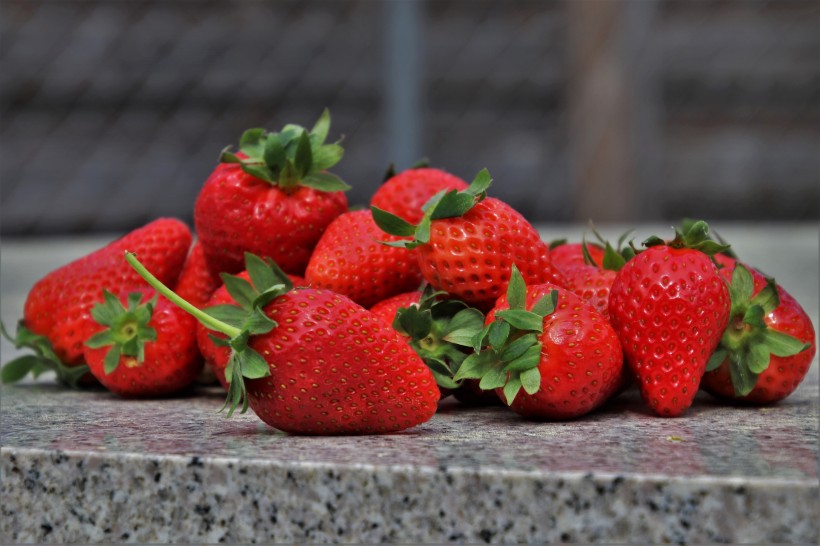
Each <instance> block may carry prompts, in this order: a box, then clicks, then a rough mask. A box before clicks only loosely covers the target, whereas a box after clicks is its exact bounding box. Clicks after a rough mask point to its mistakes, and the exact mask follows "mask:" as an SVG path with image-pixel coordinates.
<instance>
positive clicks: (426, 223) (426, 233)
mask: <svg viewBox="0 0 820 546" xmlns="http://www.w3.org/2000/svg"><path fill="white" fill-rule="evenodd" d="M430 224H431V220H430V216H428V215H427V214H425V215H424V216H423V217H422V219H421V222H419V225H418V226H417V227H416V238H415V244H414V245H413V247H415V246H418V245H419V244H426V243H429V242H430ZM408 248H411V247H410V245H408Z"/></svg>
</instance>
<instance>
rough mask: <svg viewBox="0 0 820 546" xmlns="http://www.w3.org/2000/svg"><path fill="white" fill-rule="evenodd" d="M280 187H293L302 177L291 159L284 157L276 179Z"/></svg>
mask: <svg viewBox="0 0 820 546" xmlns="http://www.w3.org/2000/svg"><path fill="white" fill-rule="evenodd" d="M277 182H278V183H279V187H280V188H285V189H287V188H295V187H296V186H298V185H299V184H300V183H301V182H302V177H301V175H300V174H299V169H298V168H296V166H295V165H294V164H293V161H291V160H290V159H286V160H285V162H284V163H283V164H282V170H281V171H280V172H279V179H278V181H277Z"/></svg>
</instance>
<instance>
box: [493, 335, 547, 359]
mask: <svg viewBox="0 0 820 546" xmlns="http://www.w3.org/2000/svg"><path fill="white" fill-rule="evenodd" d="M536 343H538V336H536V335H535V334H524V335H523V336H521V337H519V338H518V339H516V340H515V341H513V342H512V343H510V344H508V345H507V346H506V347H504V349H503V351H501V361H502V362H512V361H513V360H515V359H517V358H518V357H520V356H522V355H523V354H524V353H526V352H527V349H529V348H530V347H532V346H533V345H535V344H536Z"/></svg>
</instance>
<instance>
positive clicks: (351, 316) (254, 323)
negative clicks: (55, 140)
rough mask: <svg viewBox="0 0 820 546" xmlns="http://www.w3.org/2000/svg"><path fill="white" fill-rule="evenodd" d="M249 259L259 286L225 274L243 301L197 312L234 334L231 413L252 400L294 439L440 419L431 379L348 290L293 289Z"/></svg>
mask: <svg viewBox="0 0 820 546" xmlns="http://www.w3.org/2000/svg"><path fill="white" fill-rule="evenodd" d="M128 260H129V263H131V264H132V265H133V266H134V267H136V268H138V269H139V270H140V271H142V272H143V274H145V275H146V277H147V276H148V274H147V272H146V271H145V270H144V268H142V267H141V266H140V265H139V263H138V262H137V261H136V260H135V259H134V257H133V256H128ZM246 262H247V270H248V274H249V277H250V279H251V281H252V282H250V283H249V282H248V281H245V280H242V279H239V278H236V277H230V276H227V275H226V276H225V283H226V285H227V289H228V291H229V292H230V293H231V295H232V296H233V297H234V298H235V300H236V302H237V304H238V305H221V306H218V307H210V308H208V312H207V313H204V312H202V311H199V310H197V309H195V308H190V310H191V312H192V313H193V314H194V315H195V316H196V317H197V318H198V319H199V320H200V321H201V322H203V323H204V324H206V325H208V326H209V327H210V328H211V329H214V330H217V331H221V332H222V333H223V334H225V335H228V336H229V337H230V341H229V342H225V343H229V344H230V346H231V356H230V359H229V361H228V363H227V366H226V373H227V376H228V377H229V378H230V380H229V383H230V388H229V391H228V400H227V401H226V405H230V409H229V412H228V415H230V414H231V413H232V412H233V411H234V409H235V408H236V407H237V406H238V405H239V403H240V402H243V411H244V410H245V408H246V407H247V404H250V407H251V408H252V409H253V410H254V412H255V413H256V414H257V415H258V416H259V417H260V418H261V419H262V420H263V421H265V422H266V423H267V424H269V425H271V426H273V427H275V428H278V429H280V430H283V431H286V432H291V433H295V434H376V433H385V432H395V431H398V430H402V429H405V428H408V427H412V426H415V425H418V424H420V423H423V422H425V421H427V420H428V419H430V417H432V416H433V414H434V413H435V411H436V407H437V402H438V398H439V393H438V389H436V388H435V382H434V380H433V377H432V375H431V374H430V371H429V370H428V369H427V367H426V366H425V365H424V363H423V362H422V361H421V359H420V358H419V357H418V355H416V354H415V353H414V352H413V351H412V350H411V349H410V347H409V346H408V345H407V343H405V342H404V341H403V340H402V339H401V338H400V337H399V335H398V334H397V333H396V332H395V331H394V330H393V329H391V328H388V327H387V326H386V325H385V324H384V323H383V322H382V321H381V320H380V319H379V318H377V317H376V316H375V315H373V314H372V313H371V312H370V311H368V310H366V309H364V308H363V307H361V306H359V305H357V304H355V303H354V302H352V301H351V300H350V299H348V298H346V297H345V296H342V295H340V294H336V293H334V292H330V291H327V290H316V289H312V288H302V289H297V290H291V288H292V286H291V285H290V282H289V281H288V279H287V277H286V276H285V275H284V273H282V271H281V270H279V268H278V267H276V266H275V265H274V264H273V263H272V262H265V261H263V260H262V259H260V258H258V257H256V256H253V255H250V254H248V255H247V257H246ZM152 284H153V285H155V287H156V288H157V289H158V290H160V291H161V292H162V293H163V294H169V297H170V298H171V299H172V300H178V297H177V296H176V295H174V294H173V293H172V292H170V291H168V290H167V289H164V287H161V286H159V285H158V283H155V282H154V283H152ZM162 289H164V291H163V290H162Z"/></svg>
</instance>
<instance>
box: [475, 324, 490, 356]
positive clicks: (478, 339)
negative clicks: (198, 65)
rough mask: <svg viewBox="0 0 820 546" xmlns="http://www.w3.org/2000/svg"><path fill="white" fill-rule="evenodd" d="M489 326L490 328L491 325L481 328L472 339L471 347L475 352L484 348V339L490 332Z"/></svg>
mask: <svg viewBox="0 0 820 546" xmlns="http://www.w3.org/2000/svg"><path fill="white" fill-rule="evenodd" d="M490 326H492V323H491V324H488V325H486V326H485V327H484V328H482V329H481V331H480V332H478V333H477V334H476V335H475V337H474V338H473V344H472V347H473V350H474V351H475V352H479V351H480V350H481V348H482V347H483V346H484V338H486V337H487V334H488V333H489V332H490Z"/></svg>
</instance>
